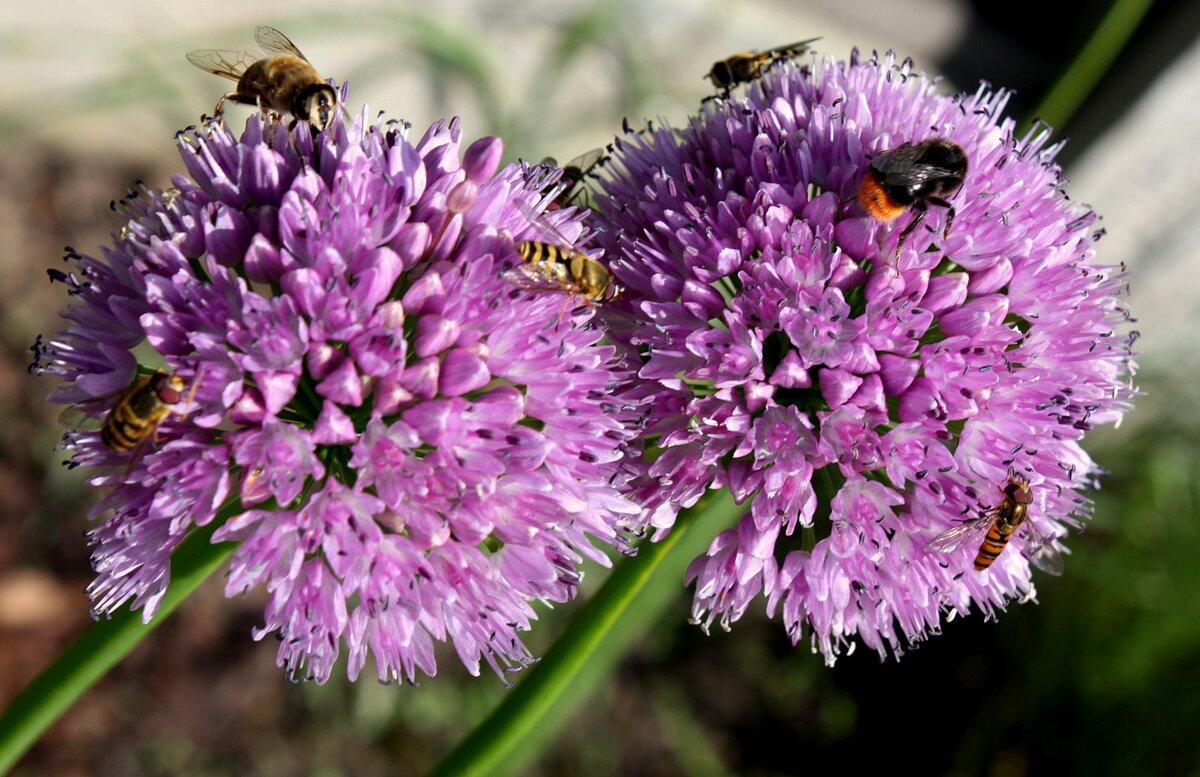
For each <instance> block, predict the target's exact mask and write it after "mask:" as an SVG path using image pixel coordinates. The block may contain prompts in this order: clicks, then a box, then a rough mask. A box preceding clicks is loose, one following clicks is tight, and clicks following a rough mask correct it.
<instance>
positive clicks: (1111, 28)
mask: <svg viewBox="0 0 1200 777" xmlns="http://www.w3.org/2000/svg"><path fill="white" fill-rule="evenodd" d="M1153 2H1154V0H1114V2H1113V4H1112V5H1111V6H1110V7H1109V9H1108V13H1106V14H1105V15H1104V18H1103V19H1102V20H1101V21H1100V24H1099V25H1097V26H1096V29H1095V30H1094V31H1093V32H1092V36H1091V37H1090V38H1088V41H1087V43H1085V44H1084V45H1083V49H1081V50H1080V52H1079V55H1078V56H1077V57H1075V59H1074V60H1073V61H1072V62H1071V64H1070V65H1069V66H1068V67H1067V69H1066V72H1064V73H1063V74H1062V76H1061V77H1060V78H1059V79H1058V81H1056V82H1055V84H1054V86H1053V87H1052V88H1051V89H1050V91H1049V92H1048V93H1047V94H1046V96H1045V97H1043V98H1042V101H1041V102H1039V103H1038V105H1037V107H1036V108H1034V109H1033V113H1032V114H1031V115H1032V116H1034V117H1037V118H1040V119H1042V120H1043V121H1045V122H1046V123H1047V124H1049V125H1050V126H1051V127H1054V128H1056V129H1061V128H1062V126H1063V125H1064V124H1066V122H1067V120H1068V119H1070V118H1071V117H1072V116H1074V115H1075V111H1077V110H1078V109H1079V106H1080V104H1082V103H1083V101H1084V99H1086V98H1087V96H1088V95H1089V94H1091V93H1092V90H1093V89H1095V88H1096V84H1097V83H1099V81H1100V79H1101V78H1103V77H1104V74H1105V73H1107V72H1108V70H1109V68H1111V67H1112V64H1113V62H1115V61H1116V59H1117V56H1118V55H1119V54H1120V53H1121V49H1122V48H1124V46H1125V43H1126V42H1127V41H1128V40H1129V38H1130V37H1131V36H1132V35H1133V33H1134V31H1135V30H1137V27H1138V24H1139V23H1141V21H1142V17H1143V16H1145V15H1146V12H1147V11H1149V10H1150V6H1151V4H1152V3H1153ZM1025 126H1026V128H1028V126H1029V122H1026V125H1025Z"/></svg>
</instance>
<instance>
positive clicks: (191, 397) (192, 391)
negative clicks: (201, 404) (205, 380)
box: [171, 365, 204, 416]
mask: <svg viewBox="0 0 1200 777" xmlns="http://www.w3.org/2000/svg"><path fill="white" fill-rule="evenodd" d="M203 376H204V365H200V369H199V370H198V371H197V372H196V377H195V378H193V379H192V387H191V388H190V389H189V390H188V395H187V400H186V405H187V410H184V411H182V412H180V411H179V410H176V409H175V408H171V414H172V415H177V416H186V415H187V414H188V413H190V412H192V400H194V399H195V398H196V389H198V388H200V379H201V378H202V377H203Z"/></svg>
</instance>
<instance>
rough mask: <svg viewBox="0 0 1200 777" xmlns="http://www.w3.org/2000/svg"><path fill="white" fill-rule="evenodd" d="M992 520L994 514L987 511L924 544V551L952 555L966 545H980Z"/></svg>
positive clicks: (994, 517)
mask: <svg viewBox="0 0 1200 777" xmlns="http://www.w3.org/2000/svg"><path fill="white" fill-rule="evenodd" d="M994 520H996V513H995V512H993V511H989V512H987V513H984V514H983V515H981V516H979V517H978V518H972V519H971V520H969V521H967V522H966V523H960V524H958V525H957V526H952V527H950V528H949V529H947V530H946V531H944V532H942V533H941V534H939V535H938V536H936V537H934V538H933V539H931V540H930V541H929V542H928V543H926V545H925V550H926V552H929V553H953V552H954V551H956V550H958V549H959V548H963V547H966V546H968V545H980V544H982V543H983V538H984V535H986V534H987V531H988V527H990V526H991V525H992V521H994Z"/></svg>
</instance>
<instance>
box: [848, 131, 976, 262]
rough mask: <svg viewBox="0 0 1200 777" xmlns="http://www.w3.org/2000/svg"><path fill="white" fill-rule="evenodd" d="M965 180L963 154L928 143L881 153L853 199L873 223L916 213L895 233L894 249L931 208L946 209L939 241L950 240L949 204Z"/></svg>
mask: <svg viewBox="0 0 1200 777" xmlns="http://www.w3.org/2000/svg"><path fill="white" fill-rule="evenodd" d="M966 177H967V153H966V152H965V151H963V150H962V147H961V146H959V145H958V144H957V143H955V142H953V141H950V140H947V139H946V138H930V139H929V140H926V141H924V142H922V143H918V144H916V145H913V144H912V143H905V144H904V145H902V146H900V147H899V148H894V149H892V150H890V151H884V152H883V153H881V154H878V155H876V157H875V158H874V159H872V160H871V164H870V166H869V167H868V168H867V172H866V174H865V175H864V176H863V180H862V184H861V185H860V186H859V187H858V199H859V201H860V202H861V203H862V205H863V208H864V209H865V210H866V211H867V213H869V214H870V215H871V216H872V217H874V218H877V219H879V220H880V221H885V222H892V221H895V220H896V218H898V217H899V216H900V214H902V213H904V212H905V211H907V210H909V209H912V210H915V211H917V216H916V218H914V219H913V220H912V223H910V224H909V225H908V226H907V227H905V228H904V231H903V232H901V233H900V238H899V240H898V241H897V245H898V246H899V245H903V244H904V239H905V238H906V237H908V235H909V234H910V233H911V232H912V231H913V230H914V229H916V228H917V225H918V224H920V223H921V220H922V219H923V218H924V217H925V210H926V209H927V208H928V207H929V206H930V205H937V206H939V207H942V208H945V209H946V228H945V230H944V232H943V234H944V235H948V234H950V225H951V224H953V223H954V206H953V205H951V204H950V203H949V202H948V199H949V198H950V197H952V196H953V195H954V193H955V192H957V191H958V189H959V187H961V186H962V184H963V180H964V179H965V178H966Z"/></svg>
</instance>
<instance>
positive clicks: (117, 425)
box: [100, 373, 175, 453]
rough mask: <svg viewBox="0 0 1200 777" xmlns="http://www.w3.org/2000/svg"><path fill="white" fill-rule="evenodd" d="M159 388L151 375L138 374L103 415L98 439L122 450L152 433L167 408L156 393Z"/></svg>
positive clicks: (115, 448) (113, 448)
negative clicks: (110, 408) (105, 414)
mask: <svg viewBox="0 0 1200 777" xmlns="http://www.w3.org/2000/svg"><path fill="white" fill-rule="evenodd" d="M160 374H161V373H160ZM170 379H171V380H175V378H174V376H171V378H170ZM160 390H162V389H161V387H160V386H159V385H156V381H155V380H154V379H153V378H152V377H151V376H148V375H142V376H139V377H138V378H137V379H136V380H135V381H134V383H133V385H132V386H130V387H129V388H128V389H126V390H125V393H124V394H122V395H121V398H120V399H118V400H117V403H116V404H115V405H113V408H112V410H109V411H108V415H107V416H105V418H104V426H103V427H102V428H101V429H100V441H101V442H103V443H104V445H105V446H106V447H107V448H108V449H109V450H112V451H115V452H117V453H124V452H125V451H128V450H131V449H132V448H134V447H135V446H136V445H138V443H140V442H142V440H145V439H146V438H147V437H149V436H150V435H151V434H153V433H154V430H155V429H157V428H158V425H159V424H160V423H162V420H163V419H164V418H166V417H167V415H169V414H170V412H171V406H170V405H169V404H167V403H166V402H164V401H163V400H162V399H161V398H160V397H159V391H160Z"/></svg>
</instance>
